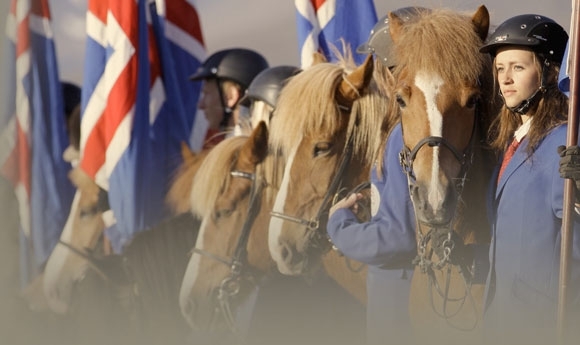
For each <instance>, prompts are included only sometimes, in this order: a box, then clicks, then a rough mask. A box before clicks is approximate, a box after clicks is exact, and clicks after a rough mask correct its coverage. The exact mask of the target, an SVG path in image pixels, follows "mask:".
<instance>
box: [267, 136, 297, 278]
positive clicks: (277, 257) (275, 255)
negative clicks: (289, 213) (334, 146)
mask: <svg viewBox="0 0 580 345" xmlns="http://www.w3.org/2000/svg"><path fill="white" fill-rule="evenodd" d="M297 149H298V147H296V148H294V149H293V150H292V152H291V153H290V156H289V157H288V160H287V161H286V166H285V167H284V177H283V178H282V182H281V184H280V189H279V190H278V194H276V201H275V202H274V207H273V208H272V211H273V212H278V213H284V205H285V204H286V197H287V195H288V188H289V185H290V170H291V169H292V164H293V163H294V156H295V155H296V150H297ZM283 225H284V220H283V219H281V218H278V217H270V227H269V230H268V248H269V249H270V255H272V259H273V260H274V261H275V262H276V264H277V265H278V270H279V271H280V272H281V273H283V274H289V272H287V269H286V266H285V264H284V260H283V259H282V247H281V246H280V236H281V235H282V226H283Z"/></svg>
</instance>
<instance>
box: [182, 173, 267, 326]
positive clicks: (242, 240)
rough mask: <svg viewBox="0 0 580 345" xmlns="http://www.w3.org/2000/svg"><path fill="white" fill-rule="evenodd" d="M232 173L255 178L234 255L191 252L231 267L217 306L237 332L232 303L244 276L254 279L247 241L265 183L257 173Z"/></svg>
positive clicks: (200, 251) (223, 282)
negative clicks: (257, 181) (250, 267)
mask: <svg viewBox="0 0 580 345" xmlns="http://www.w3.org/2000/svg"><path fill="white" fill-rule="evenodd" d="M230 176H232V177H237V178H244V179H248V180H250V181H252V187H251V189H250V204H249V208H248V213H247V217H246V219H245V220H244V224H243V225H242V230H241V233H240V237H239V238H238V242H237V244H236V248H235V251H234V254H233V256H232V257H231V258H224V257H222V256H219V255H216V254H213V253H210V252H208V251H205V250H203V249H199V248H195V247H194V248H193V249H192V250H191V252H192V253H195V254H199V255H202V256H205V257H207V258H210V259H212V260H214V261H217V262H220V263H222V264H224V265H226V266H228V267H229V268H230V273H229V274H228V275H227V276H226V277H225V278H224V279H223V280H222V281H221V283H220V285H219V287H218V288H217V294H216V300H217V310H218V311H221V313H222V315H223V316H224V320H225V322H226V324H227V325H228V327H229V328H230V330H231V331H232V333H234V334H237V333H238V332H239V330H238V327H237V325H236V320H235V319H236V318H235V315H234V313H233V310H232V308H231V305H232V302H233V300H234V299H235V298H236V297H237V296H238V294H239V293H240V288H241V284H242V280H243V279H246V280H248V279H249V280H251V279H253V278H252V272H251V271H250V270H248V269H247V267H248V260H247V258H248V251H247V245H248V240H249V238H250V232H251V231H252V225H253V224H254V221H255V220H256V216H257V215H258V210H259V202H260V198H259V197H258V195H260V193H261V191H262V188H263V185H262V184H259V185H258V184H256V177H255V174H253V173H248V172H244V171H239V170H233V171H231V172H230Z"/></svg>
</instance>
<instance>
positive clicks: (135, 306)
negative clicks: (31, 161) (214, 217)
mask: <svg viewBox="0 0 580 345" xmlns="http://www.w3.org/2000/svg"><path fill="white" fill-rule="evenodd" d="M205 155H206V152H204V151H202V152H201V153H199V154H197V155H196V154H193V153H192V152H191V151H189V149H188V148H187V147H186V146H185V145H184V146H183V148H182V158H183V162H184V163H183V164H182V166H181V168H180V169H179V171H177V172H176V175H175V179H174V181H173V184H172V186H171V189H170V191H171V193H170V194H169V195H168V197H167V204H168V205H169V207H170V208H171V209H172V210H173V212H174V213H175V215H174V216H173V217H170V218H169V219H167V220H165V221H163V222H160V223H159V224H157V225H156V226H153V227H152V228H150V229H144V231H142V232H140V233H138V234H136V235H135V237H134V238H133V239H132V241H131V242H130V243H128V244H127V245H126V247H125V249H124V252H123V254H122V255H113V254H111V253H110V252H107V251H106V250H104V248H103V243H104V241H103V231H104V229H105V227H106V225H105V221H104V215H105V214H106V212H110V211H108V210H107V209H108V205H107V203H106V202H104V200H106V193H105V192H104V191H102V190H101V189H100V188H99V187H98V186H97V185H96V184H95V182H94V181H93V180H92V179H90V178H89V177H88V176H87V175H86V174H84V173H83V172H82V170H80V169H78V168H76V169H73V170H72V171H71V173H70V174H69V177H70V178H71V180H72V182H73V184H74V185H75V186H76V187H77V192H76V195H75V199H74V202H73V206H72V208H71V212H70V215H69V219H68V221H67V224H66V227H65V229H64V230H63V233H62V235H61V238H60V242H59V243H58V244H57V246H56V247H55V249H54V250H53V253H52V254H51V256H50V257H49V260H48V262H47V265H46V268H45V271H44V276H43V288H44V293H45V296H46V300H47V302H48V305H49V307H50V308H51V310H52V311H54V312H57V313H59V314H69V315H72V316H74V318H75V319H76V320H79V319H81V320H80V321H79V324H78V325H77V328H79V327H81V326H82V327H83V329H85V331H94V330H95V329H101V330H102V329H104V328H105V329H110V330H111V331H112V330H113V329H117V326H116V325H119V328H123V331H122V332H120V331H119V332H115V334H121V333H123V334H126V335H127V336H128V337H132V339H133V340H135V341H136V342H139V340H143V339H145V340H147V341H153V342H155V343H157V342H159V341H161V340H162V339H163V340H166V341H167V340H169V339H173V340H175V341H176V342H177V341H183V339H184V338H185V336H186V334H187V332H188V331H189V328H188V326H187V323H186V322H185V320H184V319H183V318H182V316H181V313H180V310H179V305H178V293H179V285H180V283H181V280H182V274H183V272H184V271H185V266H186V264H187V259H188V258H187V253H188V252H189V250H190V249H191V247H192V246H193V244H194V243H195V238H196V236H197V228H198V227H199V222H198V221H197V220H196V219H194V218H193V216H192V215H191V214H190V213H189V211H188V212H181V211H182V210H189V208H190V196H189V193H182V191H190V190H191V181H192V179H193V175H194V174H195V171H196V170H197V168H198V167H199V164H200V162H201V161H202V160H203V158H204V157H205ZM79 313H81V314H82V315H79ZM89 318H92V319H93V321H91V325H92V327H93V328H91V327H90V326H89V325H87V322H88V321H87V322H85V321H86V320H88V319H89ZM83 320H85V321H83ZM96 320H101V321H100V322H98V321H96ZM81 323H82V324H81ZM123 325H124V326H123ZM108 334H109V335H110V334H112V333H108ZM111 337H112V335H111ZM120 339H121V338H119V340H120Z"/></svg>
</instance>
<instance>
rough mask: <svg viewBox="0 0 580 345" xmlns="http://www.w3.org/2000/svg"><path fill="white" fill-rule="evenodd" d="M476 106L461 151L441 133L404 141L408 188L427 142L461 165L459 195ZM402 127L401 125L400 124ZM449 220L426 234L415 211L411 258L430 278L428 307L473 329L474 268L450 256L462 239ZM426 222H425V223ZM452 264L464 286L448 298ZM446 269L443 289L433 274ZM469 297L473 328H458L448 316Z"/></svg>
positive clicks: (471, 142)
mask: <svg viewBox="0 0 580 345" xmlns="http://www.w3.org/2000/svg"><path fill="white" fill-rule="evenodd" d="M479 117H480V114H479V107H477V106H476V109H475V118H474V121H473V126H472V129H471V137H470V139H469V143H468V145H467V147H466V148H465V150H464V151H463V152H460V151H459V150H458V149H457V148H456V147H454V146H453V145H452V144H451V143H450V142H449V141H448V140H446V139H445V138H443V137H440V136H429V137H426V138H423V139H422V140H420V141H419V142H418V143H417V144H416V145H415V146H414V147H413V149H412V150H411V149H409V147H408V146H406V145H404V144H403V149H402V150H401V152H400V153H399V161H400V164H401V167H402V168H403V172H404V173H405V175H406V176H407V182H408V185H409V187H413V186H415V185H416V178H415V173H414V171H413V163H414V161H415V158H416V157H417V153H418V152H419V150H420V149H421V148H422V147H423V146H425V145H428V146H429V147H441V146H444V147H446V148H447V149H448V150H449V151H451V153H452V154H453V156H454V157H455V159H457V161H458V162H459V163H460V164H461V170H460V172H459V175H460V176H461V178H459V179H457V182H456V192H457V196H458V197H460V196H461V194H462V193H463V188H464V186H465V181H466V180H467V173H468V171H469V168H470V167H471V165H472V164H473V160H474V148H475V143H476V137H477V135H476V134H477V128H478V121H479ZM401 130H402V127H401ZM454 214H455V216H456V215H457V209H456V210H455V213H454ZM455 216H454V217H453V219H452V220H451V221H450V222H449V223H448V226H446V227H442V228H441V227H432V226H430V227H429V230H428V231H427V234H425V235H424V234H423V233H422V231H421V227H420V224H422V222H421V221H420V220H419V219H418V216H417V215H416V214H415V220H416V224H417V225H416V227H417V237H418V239H417V252H418V253H417V256H416V257H415V259H414V260H413V264H414V265H416V266H418V267H419V268H420V270H421V272H422V273H425V274H427V275H428V277H429V291H430V294H429V298H430V302H431V308H432V309H433V312H434V313H435V314H436V315H438V316H440V317H441V318H443V319H445V320H447V323H448V324H449V325H450V326H452V327H454V328H456V329H460V330H473V329H475V327H476V326H477V323H478V321H479V315H478V313H477V310H476V308H475V300H474V298H473V296H472V295H471V285H472V281H473V271H474V270H473V268H471V269H470V267H469V265H467V263H466V262H465V260H461V255H453V253H456V252H457V250H459V248H465V244H464V243H463V240H462V239H461V238H460V237H459V236H458V235H457V234H456V233H455V232H454V231H453V225H452V224H453V223H454V219H455ZM425 225H428V224H425ZM429 243H431V248H430V250H429V251H427V246H428V244H429ZM433 254H436V255H437V257H438V258H439V260H438V261H433V260H432V257H433ZM452 266H455V267H456V268H457V269H458V271H459V273H460V275H461V277H462V280H463V283H464V286H465V294H464V295H463V296H462V297H459V298H450V297H449V288H450V281H451V268H452ZM444 268H446V271H445V272H446V279H445V285H443V288H442V287H441V285H440V284H439V281H438V280H437V277H436V275H435V270H439V271H443V269H444ZM433 289H435V291H436V292H437V294H438V295H439V296H440V297H441V298H442V299H443V307H442V310H441V311H439V310H437V308H436V307H435V303H434V301H433ZM467 299H469V301H470V304H471V305H472V307H473V309H474V311H475V314H476V319H475V321H474V324H473V326H472V327H469V328H466V329H463V328H460V327H456V326H455V325H452V324H451V323H450V319H451V318H452V317H454V316H455V315H457V314H458V313H459V311H460V310H461V308H462V307H463V305H464V303H465V301H466V300H467ZM448 302H460V306H459V307H458V308H457V310H456V311H455V312H451V313H450V312H449V311H448V309H447V304H448Z"/></svg>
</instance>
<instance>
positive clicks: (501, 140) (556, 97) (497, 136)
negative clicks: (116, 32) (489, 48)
mask: <svg viewBox="0 0 580 345" xmlns="http://www.w3.org/2000/svg"><path fill="white" fill-rule="evenodd" d="M534 60H535V65H536V68H537V70H538V74H540V75H541V74H542V63H541V61H544V59H543V58H542V57H541V56H540V55H538V54H537V53H534ZM494 66H495V61H494ZM544 68H547V71H546V73H545V74H544V78H545V79H544V85H545V86H546V91H545V92H544V94H543V96H542V98H541V99H540V101H539V102H537V103H536V104H535V105H533V106H532V107H531V108H530V110H529V111H528V114H529V115H530V117H531V118H533V121H532V123H531V127H530V130H529V132H528V134H527V135H526V137H527V138H528V146H527V148H526V150H527V151H528V154H529V155H531V154H533V153H534V151H535V149H536V148H537V146H538V144H539V143H540V141H542V139H543V138H544V137H545V136H546V135H548V133H549V132H550V130H551V129H553V128H554V127H557V126H559V125H560V124H562V123H566V122H567V114H568V97H566V95H565V94H564V93H562V92H561V91H560V90H559V89H558V74H559V72H560V66H559V65H558V64H555V63H550V65H549V66H546V67H544ZM493 77H494V80H495V83H494V85H495V86H494V88H495V89H496V90H495V91H496V92H499V84H498V81H497V71H496V69H495V68H494V69H493ZM530 120H531V119H530ZM521 125H522V118H521V116H520V115H519V114H517V113H515V112H513V111H511V110H510V109H509V108H507V107H506V106H505V104H504V105H503V106H502V107H501V110H500V112H499V116H497V117H496V118H495V121H494V122H493V123H492V127H491V130H490V142H491V146H492V148H494V149H495V150H497V151H498V152H503V151H504V150H505V149H506V147H507V146H508V145H509V144H510V142H511V141H512V140H513V136H514V133H515V131H516V130H517V129H518V127H519V126H521Z"/></svg>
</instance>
